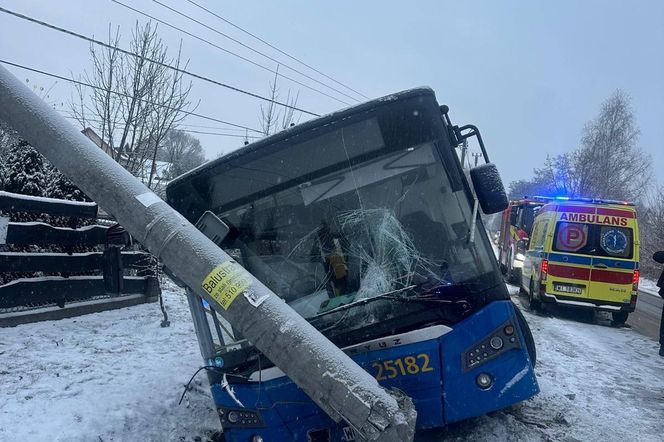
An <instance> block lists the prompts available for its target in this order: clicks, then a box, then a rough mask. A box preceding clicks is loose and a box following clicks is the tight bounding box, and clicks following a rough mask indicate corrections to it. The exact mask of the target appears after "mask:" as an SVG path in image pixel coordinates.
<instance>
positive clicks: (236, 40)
mask: <svg viewBox="0 0 664 442" xmlns="http://www.w3.org/2000/svg"><path fill="white" fill-rule="evenodd" d="M152 1H153V2H154V3H156V4H158V5H160V6H162V7H164V8H166V9H168V10H169V11H171V12H174V13H176V14H178V15H180V16H182V17H185V18H186V19H188V20H191V21H193V22H194V23H197V24H199V25H201V26H203V27H204V28H206V29H208V30H210V31H212V32H214V33H216V34H219V35H221V36H222V37H225V38H227V39H229V40H230V41H232V42H234V43H237V44H239V45H240V46H242V47H243V48H246V49H249V50H250V51H252V52H254V53H256V54H258V55H261V56H263V57H265V58H267V59H268V60H271V61H273V62H275V63H278V64H280V65H281V66H283V67H285V68H286V69H290V70H291V71H293V72H297V73H298V74H300V75H302V76H303V77H306V78H308V79H309V80H311V81H314V82H316V83H318V84H320V85H321V86H324V87H326V88H328V89H331V90H333V91H334V92H336V93H338V94H341V95H343V96H344V97H347V98H350V99H351V100H355V101H360V100H358V99H357V98H355V97H353V96H351V95H348V94H347V93H345V92H342V91H340V90H339V89H336V88H334V87H332V86H329V85H327V84H325V83H323V82H322V81H320V80H317V79H315V78H314V77H311V76H309V75H307V74H305V73H304V72H302V71H300V70H297V69H295V68H293V67H291V66H289V65H287V64H285V63H283V62H281V61H279V60H277V59H275V58H273V57H271V56H269V55H267V54H265V53H264V52H261V51H259V50H258V49H255V48H252V47H251V46H249V45H247V44H245V43H242V42H241V41H240V40H238V39H236V38H233V37H231V36H230V35H228V34H225V33H223V32H221V31H220V30H218V29H215V28H213V27H211V26H208V25H207V24H205V23H203V22H202V21H199V20H196V19H195V18H193V17H191V16H189V15H187V14H185V13H184V12H181V11H178V10H177V9H174V8H171V7H170V6H168V5H166V4H164V3H162V2H160V1H159V0H152Z"/></svg>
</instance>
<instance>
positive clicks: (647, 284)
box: [639, 278, 659, 296]
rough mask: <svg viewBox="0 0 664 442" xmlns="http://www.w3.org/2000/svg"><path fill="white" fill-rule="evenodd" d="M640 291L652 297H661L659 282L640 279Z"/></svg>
mask: <svg viewBox="0 0 664 442" xmlns="http://www.w3.org/2000/svg"><path fill="white" fill-rule="evenodd" d="M639 291H640V292H644V293H648V294H650V295H655V296H659V287H657V282H656V281H653V280H652V279H647V278H641V279H639Z"/></svg>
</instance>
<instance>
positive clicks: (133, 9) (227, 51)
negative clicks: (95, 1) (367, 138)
mask: <svg viewBox="0 0 664 442" xmlns="http://www.w3.org/2000/svg"><path fill="white" fill-rule="evenodd" d="M111 1H112V2H113V3H115V4H118V5H120V6H122V7H124V8H127V9H129V10H131V11H134V12H136V13H137V14H140V15H142V16H144V17H147V18H149V19H150V20H154V21H156V22H158V23H161V24H163V25H164V26H168V27H169V28H171V29H175V30H176V31H179V32H182V33H183V34H185V35H188V36H190V37H192V38H195V39H196V40H199V41H202V42H204V43H207V44H208V45H210V46H212V47H214V48H217V49H219V50H220V51H222V52H225V53H227V54H230V55H232V56H234V57H237V58H239V59H240V60H244V61H246V62H247V63H251V64H253V65H254V66H256V67H259V68H261V69H264V70H266V71H268V72H271V73H273V74H277V72H276V71H275V70H273V69H271V68H269V67H267V66H264V65H262V64H260V63H257V62H255V61H253V60H250V59H248V58H247V57H243V56H242V55H240V54H237V53H235V52H233V51H230V50H228V49H226V48H223V47H221V46H219V45H217V44H215V43H212V42H211V41H210V40H206V39H205V38H203V37H199V36H198V35H195V34H192V33H191V32H189V31H185V30H184V29H182V28H178V27H177V26H175V25H173V24H171V23H168V22H167V21H164V20H161V19H159V18H156V17H154V16H152V15H150V14H148V13H146V12H143V11H141V10H139V9H136V8H133V7H131V6H129V5H126V4H124V3H122V2H121V1H118V0H111ZM280 75H281V77H282V78H285V79H286V80H290V81H292V82H293V83H296V84H299V85H300V86H302V87H305V88H307V89H309V90H312V91H314V92H317V93H319V94H321V95H325V96H326V97H328V98H331V99H333V100H336V101H338V102H339V103H343V104H345V105H347V106H350V103H348V102H346V101H344V100H341V99H339V98H337V97H334V96H332V95H330V94H328V93H326V92H323V91H321V90H320V89H316V88H315V87H313V86H309V85H308V84H306V83H302V82H301V81H298V80H296V79H294V78H291V77H288V76H286V75H283V74H280Z"/></svg>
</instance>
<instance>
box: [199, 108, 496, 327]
mask: <svg viewBox="0 0 664 442" xmlns="http://www.w3.org/2000/svg"><path fill="white" fill-rule="evenodd" d="M358 131H361V134H362V135H364V137H363V139H364V143H359V142H358V137H357V135H358ZM306 144H307V145H308V146H307V148H308V151H309V152H311V154H307V155H304V156H300V152H301V149H302V146H300V145H293V146H290V147H289V148H286V149H283V150H280V151H279V152H278V153H277V154H273V155H263V156H261V157H260V158H259V159H256V160H255V161H253V162H251V163H244V164H243V166H242V167H239V168H238V167H235V168H232V169H229V170H228V171H227V172H226V174H224V176H223V177H217V181H216V185H213V186H212V189H211V193H212V194H213V195H215V194H217V195H216V197H215V198H213V199H214V200H215V201H221V200H222V198H221V197H220V195H219V194H220V193H222V192H223V189H228V188H229V186H231V185H232V186H234V189H236V190H237V189H243V190H244V193H253V194H254V195H257V196H254V197H252V198H238V197H237V195H238V194H240V195H241V194H243V193H242V192H239V193H238V192H236V193H235V194H234V198H235V199H234V200H233V201H230V202H229V203H228V204H226V206H228V205H232V206H233V207H232V208H231V209H227V208H225V207H224V205H222V206H221V207H220V208H218V209H217V214H218V215H219V216H220V218H221V219H222V220H224V222H226V223H227V224H228V225H229V227H230V228H231V231H232V232H234V240H233V241H231V242H230V243H229V245H228V246H227V247H225V249H226V251H227V252H228V253H229V254H231V256H233V257H234V258H235V259H236V260H238V261H239V262H240V263H241V264H242V265H243V266H244V267H245V268H247V269H248V270H249V271H250V272H251V273H253V274H254V275H255V276H256V277H257V278H258V279H259V280H261V282H263V283H264V284H265V285H266V286H268V287H269V288H270V289H271V290H272V291H274V292H275V293H276V294H277V295H279V296H280V297H282V298H283V299H284V300H285V301H286V302H288V303H289V304H290V305H291V306H292V307H293V308H294V309H295V310H296V311H297V312H298V313H300V314H301V315H302V316H304V317H305V318H313V317H316V316H320V315H325V314H326V313H328V312H332V311H335V310H336V309H338V308H343V307H345V308H347V307H348V306H349V305H350V306H353V305H357V306H358V307H361V308H362V309H366V308H371V307H366V305H367V302H366V301H368V300H371V299H372V298H378V297H381V298H382V297H385V298H392V297H401V298H402V299H403V297H404V296H408V295H411V296H412V295H418V294H419V295H421V294H422V293H423V291H424V290H425V289H428V290H433V289H436V288H437V289H438V290H437V291H436V290H434V291H436V293H438V295H440V296H441V297H442V298H445V297H447V298H449V297H450V295H449V294H450V293H452V292H453V291H451V290H444V289H445V288H449V287H463V286H464V285H469V284H471V283H476V282H477V280H478V278H480V276H481V275H483V274H485V273H488V272H491V271H493V267H492V265H491V259H492V255H491V254H490V252H489V250H488V247H486V245H485V243H484V242H482V241H471V239H470V226H471V222H470V220H471V217H472V214H471V212H472V210H471V207H470V204H469V202H468V198H467V196H466V193H465V192H464V190H463V187H460V186H456V187H457V189H456V190H455V185H453V183H452V182H451V180H450V177H449V176H448V173H447V172H446V168H445V167H444V164H443V161H442V159H441V157H440V154H439V151H438V149H437V147H436V144H435V143H434V142H433V141H427V142H423V143H420V144H418V145H408V144H405V145H401V146H395V145H393V144H392V145H391V146H390V148H389V149H387V148H386V146H385V144H386V143H385V141H384V138H383V136H382V133H381V132H380V129H379V126H378V124H377V123H376V121H375V120H368V121H364V122H362V123H359V124H355V125H351V126H348V127H345V128H342V129H339V130H337V131H335V132H333V133H331V134H328V135H326V136H324V137H321V138H319V139H315V140H314V142H308V143H306ZM315 145H317V147H318V148H317V149H314V148H313V146H315ZM369 147H371V148H372V149H373V155H370V156H367V155H366V151H367V150H368V148H369ZM314 152H315V153H314ZM358 153H364V154H365V155H364V157H365V158H366V159H364V160H362V161H353V160H351V158H353V157H356V156H357V155H358ZM331 165H334V166H332V167H330V166H331ZM321 171H323V173H321ZM302 177H307V178H308V179H306V180H304V179H302ZM243 200H244V201H245V202H242V201H243ZM247 200H248V201H247ZM475 233H476V235H475V236H476V237H478V238H479V233H478V231H476V232H475ZM441 294H442V295H441ZM420 308H422V306H420ZM386 314H387V315H389V316H395V315H397V314H398V313H397V312H395V311H393V310H390V312H389V313H386ZM382 319H385V318H382Z"/></svg>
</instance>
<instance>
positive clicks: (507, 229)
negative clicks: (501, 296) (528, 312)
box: [498, 197, 551, 284]
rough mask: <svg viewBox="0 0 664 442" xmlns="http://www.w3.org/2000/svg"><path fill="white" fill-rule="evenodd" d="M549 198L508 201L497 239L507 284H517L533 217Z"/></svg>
mask: <svg viewBox="0 0 664 442" xmlns="http://www.w3.org/2000/svg"><path fill="white" fill-rule="evenodd" d="M550 200H551V198H544V197H524V198H522V199H518V200H512V201H510V204H509V206H508V207H507V209H505V210H504V211H503V213H502V221H501V224H500V236H499V237H498V262H499V263H500V269H501V271H502V272H503V275H505V278H506V279H507V281H508V282H511V283H512V284H518V283H519V280H520V279H521V268H522V267H523V261H524V260H525V259H526V250H527V248H528V238H530V233H531V232H532V230H533V222H534V221H535V215H536V214H537V211H538V210H539V208H540V207H542V206H543V205H544V204H545V203H546V202H548V201H550Z"/></svg>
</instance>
